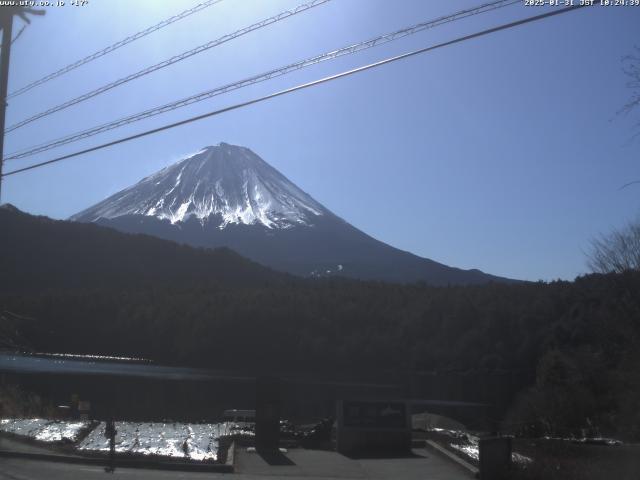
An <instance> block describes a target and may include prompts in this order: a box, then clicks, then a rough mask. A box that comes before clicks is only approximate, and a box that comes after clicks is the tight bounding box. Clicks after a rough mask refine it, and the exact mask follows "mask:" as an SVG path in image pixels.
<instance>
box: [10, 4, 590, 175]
mask: <svg viewBox="0 0 640 480" xmlns="http://www.w3.org/2000/svg"><path fill="white" fill-rule="evenodd" d="M586 6H590V5H588V4H585V5H576V6H571V7H566V8H561V9H558V10H553V11H550V12H546V13H542V14H540V15H534V16H532V17H527V18H524V19H522V20H517V21H515V22H510V23H506V24H502V25H499V26H497V27H492V28H489V29H486V30H482V31H480V32H476V33H471V34H469V35H465V36H463V37H458V38H455V39H453V40H449V41H447V42H443V43H439V44H436V45H432V46H430V47H425V48H421V49H419V50H414V51H412V52H408V53H403V54H401V55H397V56H395V57H390V58H386V59H384V60H380V61H378V62H374V63H370V64H368V65H364V66H362V67H357V68H354V69H351V70H347V71H345V72H341V73H337V74H335V75H331V76H328V77H324V78H321V79H318V80H314V81H312V82H308V83H303V84H301V85H297V86H295V87H291V88H287V89H285V90H280V91H279V92H275V93H271V94H269V95H265V96H262V97H258V98H254V99H252V100H248V101H246V102H241V103H236V104H234V105H231V106H229V107H225V108H221V109H219V110H214V111H212V112H208V113H204V114H202V115H197V116H195V117H190V118H187V119H185V120H181V121H179V122H175V123H171V124H168V125H164V126H162V127H158V128H154V129H151V130H147V131H145V132H141V133H137V134H135V135H130V136H128V137H124V138H120V139H118V140H113V141H111V142H107V143H103V144H101V145H97V146H95V147H91V148H87V149H84V150H80V151H77V152H74V153H70V154H68V155H63V156H60V157H57V158H53V159H51V160H47V161H45V162H39V163H36V164H33V165H29V166H27V167H23V168H19V169H16V170H12V171H10V172H7V173H4V174H3V175H2V176H3V177H8V176H10V175H15V174H17V173H21V172H26V171H28V170H33V169H35V168H40V167H43V166H45V165H50V164H52V163H57V162H61V161H63V160H67V159H70V158H73V157H77V156H80V155H84V154H86V153H90V152H95V151H97V150H102V149H104V148H107V147H111V146H114V145H118V144H120V143H125V142H128V141H131V140H135V139H138V138H141V137H145V136H148V135H153V134H155V133H158V132H162V131H164V130H169V129H171V128H175V127H179V126H181V125H186V124H188V123H192V122H196V121H198V120H202V119H204V118H209V117H213V116H216V115H220V114H223V113H226V112H230V111H232V110H237V109H239V108H243V107H247V106H249V105H253V104H256V103H261V102H264V101H266V100H270V99H272V98H276V97H280V96H282V95H287V94H289V93H293V92H296V91H298V90H303V89H306V88H309V87H313V86H316V85H320V84H322V83H327V82H330V81H332V80H337V79H339V78H343V77H347V76H350V75H354V74H356V73H360V72H364V71H366V70H370V69H373V68H377V67H380V66H382V65H386V64H388V63H392V62H396V61H399V60H404V59H406V58H409V57H413V56H416V55H419V54H422V53H426V52H430V51H432V50H436V49H438V48H443V47H447V46H449V45H454V44H456V43H461V42H464V41H467V40H472V39H474V38H478V37H482V36H485V35H489V34H491V33H495V32H499V31H501V30H507V29H510V28H514V27H517V26H520V25H524V24H527V23H531V22H535V21H538V20H542V19H545V18H549V17H552V16H555V15H560V14H563V13H567V12H570V11H573V10H578V9H580V8H583V7H586Z"/></svg>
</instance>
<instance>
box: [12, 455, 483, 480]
mask: <svg viewBox="0 0 640 480" xmlns="http://www.w3.org/2000/svg"><path fill="white" fill-rule="evenodd" d="M414 453H415V455H414V456H413V457H410V458H395V459H356V460H354V459H349V458H346V457H343V456H341V455H339V454H337V453H335V452H322V451H316V450H302V449H297V450H291V451H289V452H288V453H287V455H286V457H285V458H284V459H275V460H276V461H272V460H273V459H266V460H267V461H270V463H272V465H270V464H269V463H267V461H265V459H264V458H262V457H261V456H260V455H258V454H255V453H247V452H246V451H245V450H239V451H237V452H236V455H237V457H236V460H237V461H236V472H237V473H234V474H225V473H187V472H175V471H161V470H147V469H137V468H135V469H134V468H120V469H117V470H116V472H115V473H114V474H113V475H110V474H107V473H105V472H104V470H103V469H102V468H100V467H94V466H86V465H77V464H67V463H56V462H43V461H35V460H22V459H9V458H0V480H33V479H46V480H63V479H64V480H66V479H70V480H76V479H77V480H80V479H82V480H84V479H86V480H92V479H105V478H113V479H126V480H134V479H136V480H137V479H140V480H146V479H148V480H151V479H159V480H163V479H186V480H197V479H201V478H202V479H204V478H207V479H212V478H213V479H215V478H218V479H221V478H225V480H236V479H237V480H257V479H262V480H264V479H265V477H266V478H269V477H270V478H286V479H287V480H303V479H306V480H308V479H310V478H312V479H314V480H322V479H327V480H328V479H336V478H338V479H374V480H386V479H389V480H392V479H393V480H396V479H397V480H414V479H415V480H418V479H420V480H468V479H469V478H471V477H470V476H469V475H468V474H466V473H465V472H464V471H463V470H462V469H460V468H459V467H457V466H455V465H453V464H451V463H449V462H448V461H446V460H444V459H442V458H441V457H439V456H438V455H437V454H435V453H431V452H430V451H426V450H415V451H414ZM278 460H284V461H278Z"/></svg>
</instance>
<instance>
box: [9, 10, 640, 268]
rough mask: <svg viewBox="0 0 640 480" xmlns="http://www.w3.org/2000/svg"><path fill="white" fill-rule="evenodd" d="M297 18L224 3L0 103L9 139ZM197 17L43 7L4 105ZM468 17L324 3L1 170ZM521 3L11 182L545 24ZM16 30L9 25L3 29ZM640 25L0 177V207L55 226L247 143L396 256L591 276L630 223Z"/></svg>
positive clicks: (615, 24)
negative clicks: (232, 85)
mask: <svg viewBox="0 0 640 480" xmlns="http://www.w3.org/2000/svg"><path fill="white" fill-rule="evenodd" d="M302 1H303V0H299V1H298V2H296V1H289V0H269V1H248V0H224V1H223V2H222V3H220V4H219V5H216V6H213V7H211V8H208V9H206V10H205V11H203V12H200V13H198V14H196V15H194V16H192V17H190V18H189V19H186V20H182V21H180V22H177V23H176V24H174V25H172V26H170V27H167V28H165V29H163V30H161V31H160V32H157V33H154V34H152V35H149V36H147V37H146V38H144V39H142V40H139V41H137V42H134V43H133V44H131V45H129V46H126V47H124V48H122V49H120V50H119V51H118V52H116V53H114V54H111V55H108V56H106V57H103V58H102V59H99V60H97V61H95V62H92V63H91V64H89V65H86V66H84V67H82V68H80V69H78V70H76V71H75V72H73V73H71V74H68V75H65V76H63V77H60V78H59V79H57V80H55V81H51V82H49V83H48V84H47V85H46V86H42V87H39V88H37V89H34V90H32V91H30V92H28V93H27V94H24V95H22V96H20V97H17V98H15V99H11V100H10V104H9V107H8V113H7V124H8V125H10V124H12V123H14V122H16V121H19V120H21V119H23V118H25V117H26V116H30V115H32V114H34V113H37V112H39V111H41V110H44V109H46V108H48V107H50V106H53V105H56V104H58V103H61V102H62V101H65V100H67V99H70V98H72V97H75V96H77V95H80V94H82V93H85V92H86V91H89V90H91V89H93V88H96V87H98V86H100V85H102V84H103V83H106V82H108V81H111V80H115V79H117V78H120V77H121V76H124V75H126V74H128V73H131V72H133V71H135V70H137V69H140V68H142V67H145V66H148V65H151V64H152V63H156V62H158V61H161V60H164V59H165V58H168V57H170V56H172V55H175V54H177V53H180V52H182V51H184V50H186V49H189V48H191V47H193V46H195V45H198V44H201V43H205V42H206V41H208V40H211V39H214V38H217V37H219V36H221V35H223V34H225V33H229V32H231V31H233V30H236V29H238V28H241V27H244V26H246V25H249V24H250V23H253V22H255V21H257V20H260V19H262V18H265V17H267V16H270V15H272V14H275V13H278V12H280V11H282V10H284V9H286V8H290V7H293V6H295V5H297V4H298V3H302ZM195 3H197V0H163V1H159V0H138V1H135V2H131V1H129V0H89V4H88V5H87V6H84V7H73V6H70V5H69V4H70V0H67V4H68V6H65V7H60V8H48V9H47V15H46V16H45V17H38V18H35V19H34V20H33V23H32V25H31V26H29V27H28V28H27V29H26V31H25V32H24V33H23V35H22V36H21V37H20V38H19V39H18V40H17V41H16V42H15V44H14V48H13V51H12V65H11V77H10V83H9V90H10V91H11V90H14V89H16V88H18V87H21V86H23V85H24V84H26V83H28V82H30V81H32V80H35V79H37V78H39V77H41V76H43V75H45V74H48V73H50V72H52V71H53V70H56V69H57V68H60V67H62V66H64V65H66V64H68V63H70V62H72V61H75V60H77V59H78V58H80V57H82V56H84V55H87V54H89V53H92V52H93V51H95V50H97V49H100V48H102V47H104V46H106V45H109V44H111V43H113V42H115V41H117V40H120V39H121V38H123V37H125V36H127V35H130V34H132V33H134V32H137V31H139V30H141V29H143V28H146V27H147V26H149V25H151V24H153V23H155V22H158V21H160V20H162V19H164V18H166V17H169V16H171V15H173V14H175V13H177V12H179V11H182V10H183V9H185V8H188V7H189V6H191V5H194V4H195ZM480 3H482V1H481V0H473V1H462V0H461V1H445V0H441V1H436V0H430V1H426V0H398V1H391V0H334V1H332V2H330V3H329V4H327V5H325V6H321V7H318V8H315V9H313V10H311V11H309V12H306V13H303V14H301V15H298V16H296V17H294V18H291V19H288V20H286V21H284V22H281V23H279V24H277V25H274V26H270V27H267V28H265V29H263V30H260V31H258V32H253V33H250V34H248V35H246V36H245V37H243V38H241V39H238V40H234V41H232V42H229V43H227V44H225V45H223V46H221V47H218V48H215V49H213V50H210V51H208V52H206V53H203V54H200V55H198V56H196V57H194V58H191V59H188V60H186V61H183V62H181V63H180V64H178V65H174V66H172V67H169V68H167V69H165V70H163V71H161V72H159V73H155V74H153V75H149V76H146V77H145V78H143V79H139V80H136V81H134V82H131V83H129V84H128V85H127V86H124V87H120V88H117V89H115V90H112V91H111V92H109V93H107V94H104V95H102V96H100V97H98V98H96V99H94V100H92V101H89V102H86V103H84V104H81V105H78V106H75V107H72V108H70V109H68V110H66V111H65V112H60V113H58V114H55V115H52V116H50V117H48V118H46V119H43V120H40V121H38V122H35V123H33V124H31V125H29V126H28V127H25V128H22V129H20V130H18V131H16V132H13V133H11V134H9V135H8V136H7V139H6V148H5V151H6V152H7V153H11V152H12V151H14V150H17V149H20V148H23V147H26V146H29V145H31V144H34V143H40V142H42V141H46V140H49V139H52V138H56V137H58V136H61V135H64V134H66V133H70V132H74V131H76V130H79V129H83V128H86V127H89V126H93V125H94V124H98V123H102V122H104V121H108V120H111V119H114V118H118V117H121V116H124V115H127V114H130V113H135V112H137V111H140V110H143V109H145V108H149V107H153V106H156V105H159V104H161V103H165V102H168V101H171V100H174V99H177V98H181V97H184V96H187V95H190V94H192V93H195V92H200V91H203V90H207V89H210V88H213V87H215V86H217V85H222V84H224V83H227V82H230V81H233V80H237V79H240V78H243V77H246V76H249V75H252V74H256V73H260V72H263V71H265V70H267V69H270V68H272V67H275V66H280V65H284V64H286V63H289V62H292V61H295V60H298V59H302V58H305V57H308V56H312V55H315V54H318V53H322V52H324V51H327V50H330V49H334V48H338V47H341V46H344V45H346V44H349V43H354V42H357V41H360V40H363V39H365V38H368V37H371V36H375V35H377V34H380V33H384V32H388V31H391V30H394V29H397V28H400V27H403V26H407V25H411V24H414V23H417V22H420V21H423V20H429V19H431V18H435V17H438V16H440V15H444V14H447V13H451V12H453V11H456V10H459V9H462V8H465V7H469V6H473V5H478V4H480ZM540 12H542V10H540V9H538V8H532V7H525V6H523V5H517V6H512V7H507V8H505V9H502V10H499V11H497V12H493V13H487V14H483V15H480V16H476V17H473V18H471V19H466V20H462V21H459V22H454V23H452V24H448V25H446V26H442V27H438V28H437V29H433V30H430V31H427V32H423V33H420V34H418V35H415V36H412V37H409V38H407V39H404V40H400V41H398V42H394V43H392V44H389V45H386V46H382V47H378V48H375V49H372V50H369V51H367V52H363V53H359V54H357V55H353V56H349V57H347V58H343V59H339V60H337V61H332V62H327V63H324V64H322V65H318V66H314V67H312V68H309V69H306V70H304V71H301V72H296V73H294V74H291V75H288V76H286V77H282V78H280V79H276V80H273V81H269V82H265V83H262V84H260V85H256V86H252V87H249V88H245V89H242V90H240V91H237V92H235V93H233V94H230V95H225V96H220V97H217V98H216V99H214V100H210V101H207V102H203V103H201V104H198V105H195V106H191V107H188V108H186V109H180V110H177V111H174V112H172V113H170V114H167V115H162V116H159V117H156V118H155V119H151V120H147V121H145V122H140V123H137V124H134V125H131V126H129V127H126V128H121V129H118V130H115V131H113V132H111V133H109V134H105V135H101V136H97V137H93V139H91V140H88V141H85V142H80V143H76V144H74V145H70V146H67V147H65V148H61V149H57V150H54V151H50V152H48V153H45V154H42V155H39V156H37V157H31V159H29V160H22V161H13V162H8V163H7V164H6V165H5V170H11V169H12V168H13V167H18V166H24V165H27V164H29V163H31V162H35V161H42V160H46V159H48V158H51V157H52V156H54V155H59V154H61V153H67V152H72V151H75V150H76V149H78V148H80V147H85V146H90V145H93V144H95V143H97V142H98V141H100V142H102V141H107V140H110V139H115V138H118V137H120V136H123V135H125V134H130V133H135V132H138V131H140V130H142V129H146V128H151V127H153V126H158V125H162V124H165V123H167V122H170V121H175V120H179V119H182V118H184V117H187V116H190V115H194V114H197V113H202V112H205V111H209V110H213V109H215V108H219V107H222V106H226V105H229V104H232V103H234V102H236V101H239V100H243V99H249V98H252V97H255V96H260V95H263V94H266V93H269V92H273V91H276V90H278V89H281V88H285V87H288V86H293V85H296V84H298V83H302V82H305V81H309V80H312V79H315V78H319V77H321V76H325V75H328V74H333V73H337V72H340V71H342V70H345V69H347V68H352V67H355V66H358V65H362V64H365V63H368V62H371V61H375V60H379V59H382V58H385V57H387V56H391V55H394V54H398V53H402V52H405V51H408V50H411V49H415V48H419V47H423V46H427V45H429V44H433V43H437V42H441V41H444V40H448V39H451V38H454V37H456V36H459V35H462V34H466V33H470V32H472V31H474V30H478V29H482V28H486V27H488V26H492V25H494V24H498V23H502V22H507V21H510V20H513V19H515V18H521V17H524V16H528V15H533V14H536V13H540ZM19 24H20V22H19V21H16V26H19ZM634 45H640V7H639V8H634V7H594V8H591V9H583V10H580V11H577V12H572V13H569V14H566V15H561V16H558V17H554V18H552V19H548V20H544V21H542V22H541V23H536V24H530V25H526V26H523V27H520V28H517V29H514V30H510V31H506V32H500V33H497V34H494V35H491V36H489V37H484V38H481V39H477V40H473V41H469V42H465V43H463V44H458V45H455V46H451V47H447V48H445V49H441V50H438V51H434V52H432V53H428V54H426V55H422V56H418V57H413V58H412V59H409V60H406V61H403V62H400V63H395V64H392V65H388V66H384V67H382V68H380V69H378V70H375V71H369V72H367V73H363V74H360V75H358V76H353V77H350V78H347V79H342V80H339V81H336V82H332V83H330V84H325V85H323V86H319V87H317V88H313V89H311V90H306V91H303V92H299V93H295V94H292V95H289V96H286V97H281V98H279V99H276V100H273V101H270V102H267V103H262V104H259V105H255V106H251V107H248V108H246V109H242V110H238V111H235V112H232V113H229V114H226V115H223V116H219V117H215V118H211V119H207V120H204V121H201V122H199V123H196V124H191V125H189V126H186V127H181V128H177V129H173V130H171V131H168V132H165V133H161V134H159V135H156V136H153V137H147V138H145V139H142V140H138V141H135V142H131V143H127V144H124V145H120V146H117V147H113V148H110V149H107V150H103V151H100V152H97V153H93V154H90V155H86V156H84V157H80V158H76V159H73V160H69V161H67V162H63V163H60V164H58V165H54V166H49V167H45V168H42V169H39V170H34V171H32V172H29V173H24V174H20V175H16V176H13V177H9V178H7V179H5V182H4V186H3V192H2V193H3V198H2V200H3V202H11V203H13V204H15V205H16V206H17V207H19V208H21V209H23V210H26V211H28V212H31V213H34V214H42V215H48V216H50V217H53V218H66V217H68V216H69V215H71V214H73V213H75V212H77V211H79V210H81V209H84V208H86V207H88V206H90V205H92V204H94V203H95V202H98V201H99V200H102V199H103V198H105V197H106V196H108V195H111V194H112V193H115V192H116V191H118V190H120V189H122V188H124V187H126V186H128V185H130V184H132V183H134V182H136V181H138V180H139V179H140V178H142V177H144V176H146V175H148V174H150V173H153V172H154V171H156V170H158V169H160V168H162V167H164V166H166V165H168V164H170V163H173V162H174V161H176V160H178V159H179V158H180V157H181V156H182V155H184V154H187V153H190V152H193V151H196V150H198V149H199V148H201V147H203V146H206V145H211V144H215V143H218V142H220V141H225V142H228V143H233V144H239V145H244V146H247V147H249V148H251V149H252V150H254V151H255V152H256V153H257V154H259V155H260V156H261V157H263V158H264V159H265V160H266V161H267V162H269V163H271V164H272V165H273V166H274V167H276V168H277V169H279V170H280V171H281V172H283V173H284V174H285V175H286V176H287V177H289V178H290V179H291V180H292V181H294V182H295V183H296V184H298V185H299V186H300V187H301V188H303V189H304V190H306V191H307V192H308V193H310V194H311V195H312V196H313V197H315V198H316V199H317V200H319V201H320V202H322V203H323V204H324V205H325V206H327V207H328V208H329V209H331V210H332V211H334V212H335V213H336V214H338V215H339V216H341V217H343V218H344V219H346V220H347V221H349V222H350V223H352V224H353V225H355V226H356V227H358V228H360V229H362V230H364V231H365V232H367V233H368V234H370V235H372V236H374V237H376V238H378V239H380V240H383V241H385V242H387V243H389V244H391V245H393V246H396V247H398V248H401V249H404V250H409V251H411V252H414V253H416V254H418V255H421V256H424V257H428V258H432V259H434V260H437V261H439V262H443V263H445V264H449V265H453V266H457V267H462V268H479V269H481V270H484V271H486V272H490V273H493V274H497V275H505V276H509V277H515V278H523V279H529V280H538V279H544V280H551V279H556V278H564V279H572V278H574V277H575V276H576V275H579V274H582V273H584V272H585V271H586V266H585V256H584V252H585V251H586V250H587V249H588V246H589V240H590V239H591V238H592V237H594V236H595V235H597V234H599V233H601V232H607V231H609V230H610V229H611V228H613V227H617V226H621V225H623V224H624V223H625V222H627V221H628V220H630V219H631V218H633V217H635V216H636V215H637V214H638V210H639V209H638V207H639V203H640V187H635V188H634V187H630V188H627V189H624V190H620V189H619V188H620V186H621V185H623V184H624V183H626V182H628V181H631V180H635V179H640V163H639V162H638V160H639V154H640V141H638V140H636V141H633V140H632V137H633V134H634V129H633V126H634V123H635V122H634V120H637V118H638V116H639V115H640V112H636V116H635V118H634V117H624V116H617V115H616V111H617V110H618V109H619V108H620V107H621V106H622V105H623V104H624V103H625V101H626V100H627V99H628V98H629V96H630V93H631V92H630V91H629V90H628V89H627V88H626V87H625V83H626V78H625V76H624V75H623V73H622V69H621V57H622V56H624V55H626V54H629V53H631V52H632V50H633V46H634Z"/></svg>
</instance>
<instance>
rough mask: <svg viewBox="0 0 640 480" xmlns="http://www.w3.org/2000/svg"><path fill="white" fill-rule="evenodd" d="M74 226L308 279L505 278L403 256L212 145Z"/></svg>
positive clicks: (228, 148)
mask: <svg viewBox="0 0 640 480" xmlns="http://www.w3.org/2000/svg"><path fill="white" fill-rule="evenodd" d="M70 220H72V221H78V222H95V223H98V224H101V225H104V226H108V227H111V228H115V229H117V230H120V231H124V232H128V233H144V234H149V235H154V236H157V237H160V238H164V239H168V240H173V241H176V242H179V243H185V244H188V245H192V246H197V247H208V248H216V247H223V246H224V247H229V248H231V249H233V250H235V251H237V252H238V253H240V254H241V255H244V256H245V257H248V258H250V259H252V260H255V261H257V262H259V263H262V264H263V265H266V266H269V267H272V268H274V269H276V270H282V271H286V272H289V273H293V274H296V275H301V276H329V275H340V276H347V277H354V278H361V279H373V280H384V281H392V282H416V281H423V282H426V283H428V284H432V285H447V284H480V283H487V282H490V281H508V280H507V279H504V278H500V277H495V276H493V275H489V274H485V273H483V272H481V271H479V270H476V269H472V270H462V269H458V268H453V267H449V266H446V265H443V264H441V263H438V262H435V261H433V260H429V259H426V258H421V257H418V256H416V255H413V254H411V253H409V252H405V251H402V250H399V249H396V248H394V247H391V246H390V245H387V244H385V243H383V242H381V241H379V240H376V239H374V238H372V237H370V236H369V235H367V234H365V233H364V232H362V231H360V230H358V229H357V228H355V227H353V226H352V225H350V224H349V223H347V222H346V221H344V220H343V219H341V218H339V217H338V216H336V215H335V214H333V213H332V212H331V211H329V210H328V209H327V208H325V207H324V206H323V205H321V204H320V203H319V202H318V201H316V200H315V199H313V198H312V197H311V196H310V195H309V194H307V193H305V192H304V191H303V190H301V189H300V188H298V187H297V186H296V185H294V184H293V183H292V182H291V181H289V180H288V179H287V178H286V177H285V176H284V175H282V174H281V173H280V172H278V171H277V170H276V169H275V168H273V167H272V166H271V165H269V164H268V163H267V162H265V161H264V160H263V159H262V158H260V157H259V156H258V155H256V154H255V153H254V152H252V151H251V150H249V149H248V148H245V147H240V146H235V145H229V144H226V143H220V144H218V145H216V146H210V147H205V148H203V149H202V150H200V151H199V152H197V153H195V154H193V155H190V156H188V157H186V158H184V159H182V160H180V161H178V162H177V163H175V164H173V165H170V166H168V167H166V168H164V169H162V170H160V171H158V172H157V173H155V174H153V175H151V176H149V177H146V178H144V179H142V180H141V181H139V182H138V183H136V184H135V185H132V186H131V187H128V188H126V189H124V190H122V191H120V192H118V193H116V194H114V195H112V196H110V197H109V198H107V199H105V200H103V201H102V202H100V203H98V204H96V205H94V206H92V207H90V208H88V209H86V210H83V211H82V212H79V213H77V214H75V215H73V216H72V217H71V218H70Z"/></svg>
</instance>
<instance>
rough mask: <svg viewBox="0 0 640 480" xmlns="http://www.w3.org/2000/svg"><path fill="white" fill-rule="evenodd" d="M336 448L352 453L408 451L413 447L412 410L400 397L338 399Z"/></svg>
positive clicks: (395, 452) (396, 452) (348, 453)
mask: <svg viewBox="0 0 640 480" xmlns="http://www.w3.org/2000/svg"><path fill="white" fill-rule="evenodd" d="M337 414H338V415H337V417H338V418H337V420H338V421H337V430H336V449H337V450H338V452H340V453H343V454H346V455H350V454H357V453H358V452H361V453H368V452H371V453H373V452H376V454H386V453H389V454H394V455H395V454H398V453H402V454H404V453H407V452H409V451H410V450H411V426H410V421H409V410H408V406H407V404H406V403H405V402H402V401H397V400H387V401H380V400H342V401H338V410H337Z"/></svg>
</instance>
